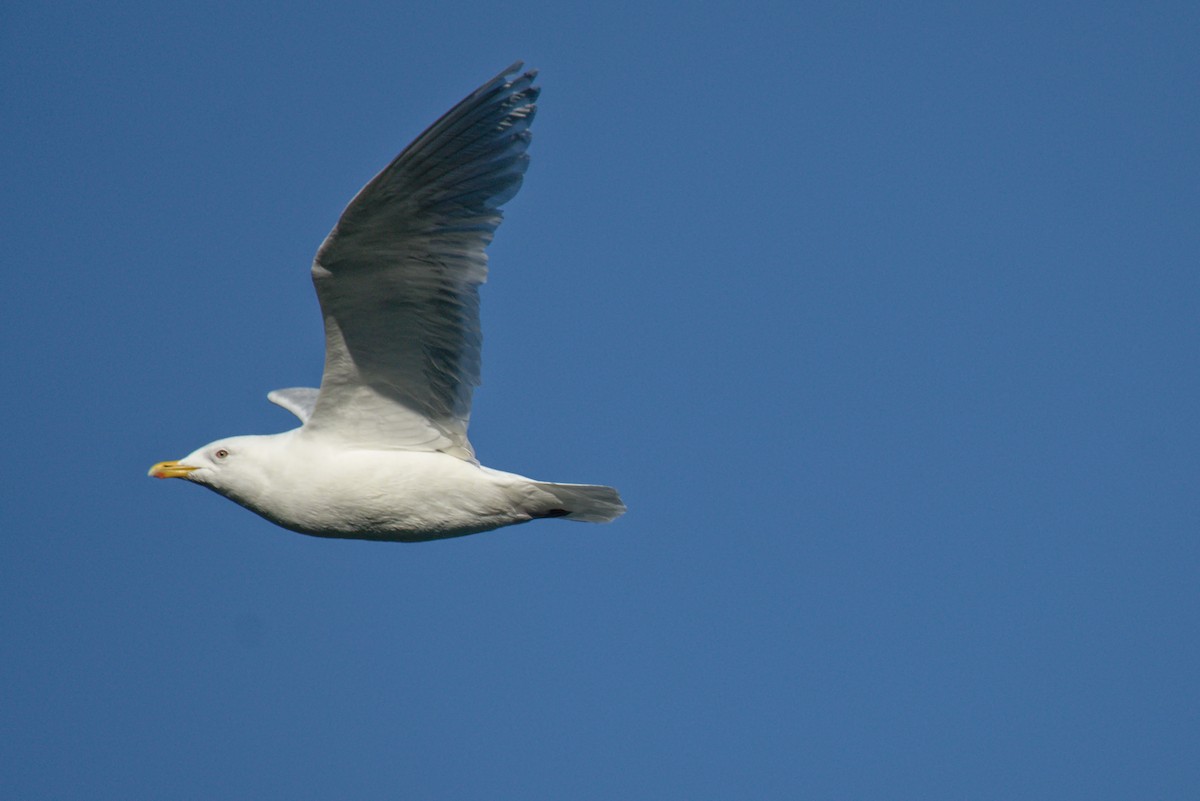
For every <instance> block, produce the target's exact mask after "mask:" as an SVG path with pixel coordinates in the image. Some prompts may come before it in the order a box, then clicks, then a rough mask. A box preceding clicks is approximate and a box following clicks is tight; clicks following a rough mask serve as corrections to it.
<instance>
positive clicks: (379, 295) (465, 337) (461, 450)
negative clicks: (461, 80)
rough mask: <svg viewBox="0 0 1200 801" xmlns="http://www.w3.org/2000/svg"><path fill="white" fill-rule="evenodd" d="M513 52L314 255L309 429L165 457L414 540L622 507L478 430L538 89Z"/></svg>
mask: <svg viewBox="0 0 1200 801" xmlns="http://www.w3.org/2000/svg"><path fill="white" fill-rule="evenodd" d="M522 69H523V65H522V64H521V63H520V62H517V63H516V64H513V65H512V66H511V67H509V68H508V69H506V70H504V72H502V73H500V74H499V75H497V76H496V77H495V78H493V79H492V80H490V81H488V82H487V83H485V84H484V85H483V86H481V87H479V88H478V89H476V90H475V91H474V92H472V93H471V94H470V95H469V96H467V97H466V98H465V99H464V100H463V101H462V102H460V103H459V104H458V105H456V106H454V107H453V108H452V109H450V111H448V112H446V114H444V115H443V116H442V117H441V119H439V120H438V121H437V122H435V123H434V124H433V125H431V126H430V127H429V128H428V129H426V130H425V132H424V133H422V134H421V135H420V136H418V137H417V138H416V139H415V140H414V141H413V142H412V144H410V145H409V146H408V147H407V148H405V149H404V150H403V151H402V152H401V153H400V155H399V156H397V157H396V158H395V159H394V160H393V161H392V162H391V163H390V164H389V165H388V166H387V167H385V168H384V169H383V171H382V172H380V173H379V174H378V175H376V176H375V177H374V178H373V179H372V180H371V181H370V182H369V183H368V184H367V185H366V186H365V187H363V189H362V190H361V191H360V192H359V193H358V194H357V195H356V196H355V197H354V199H353V200H351V201H350V205H349V206H347V207H346V210H345V211H344V212H342V216H341V218H340V219H339V220H338V222H337V225H335V226H334V228H333V231H331V232H330V234H329V236H327V237H326V238H325V241H324V242H323V243H322V244H321V246H320V248H319V249H318V250H317V255H316V258H315V259H314V261H313V265H312V280H313V284H314V285H315V287H316V291H317V298H318V299H319V301H320V305H321V314H322V316H323V318H324V322H325V368H324V373H323V374H322V376H321V387H320V389H316V388H311V387H295V388H291V389H279V390H275V391H274V392H271V393H269V394H268V395H267V398H268V400H270V401H271V402H273V403H276V404H278V405H279V406H282V407H283V408H285V409H287V410H288V411H290V412H292V413H293V414H295V415H296V416H297V417H298V418H299V419H300V422H301V425H300V427H299V428H295V429H292V430H290V431H285V432H282V433H279V434H267V435H258V436H240V437H229V438H226V439H220V440H217V441H216V442H212V443H209V444H208V445H205V446H204V447H202V448H199V449H197V450H195V451H193V452H192V453H190V454H188V455H187V456H185V457H184V458H182V459H180V460H178V461H167V462H159V463H158V464H156V465H154V466H153V467H151V468H150V475H151V476H153V477H155V478H182V479H185V480H187V481H190V482H192V483H194V484H200V485H201V486H204V487H207V488H209V489H211V490H214V491H216V492H218V493H220V494H221V495H223V496H225V497H226V498H229V499H230V500H232V501H234V502H236V503H238V504H241V505H242V506H244V507H246V508H247V509H249V510H251V511H253V512H255V513H257V514H259V515H261V516H262V517H264V518H266V519H267V520H269V521H271V522H272V523H275V524H277V525H279V526H282V527H284V528H286V529H291V530H292V531H297V532H300V533H302V534H310V535H313V536H318V537H335V538H344V539H365V540H390V541H401V542H413V541H420V540H433V539H441V538H445V537H457V536H462V535H466V534H476V533H479V532H482V531H488V530H491V529H495V528H499V527H501V526H508V525H513V524H515V523H525V522H528V521H530V520H536V519H539V518H556V517H561V518H564V519H566V520H576V521H586V522H594V523H598V522H607V521H609V520H612V519H614V518H616V517H618V516H620V515H621V514H622V513H623V512H624V511H625V505H624V504H623V503H622V502H621V498H620V496H619V495H618V494H617V491H616V490H615V489H613V488H612V487H604V486H596V485H590V484H555V483H550V482H544V481H535V480H533V479H530V478H526V477H524V476H520V475H517V474H515V473H505V472H502V471H500V470H493V469H491V468H488V467H484V466H482V465H481V464H480V463H479V461H478V460H477V459H476V458H475V451H474V449H473V448H472V447H471V443H470V442H469V441H468V440H467V421H468V419H469V417H470V414H471V396H472V393H473V392H474V389H475V387H477V386H478V385H479V383H480V380H479V375H480V346H481V342H482V337H481V332H480V326H479V285H480V284H482V283H483V282H484V280H485V278H486V277H487V255H486V254H485V252H484V249H485V248H486V246H487V244H488V243H489V242H490V241H491V239H492V235H493V233H494V232H495V230H496V228H497V226H499V224H500V220H501V216H502V215H501V212H500V207H501V206H502V205H503V204H504V203H505V202H507V201H508V200H510V199H511V198H512V197H513V196H514V195H515V194H516V193H517V190H518V189H519V188H520V186H521V182H522V178H523V175H524V173H525V170H526V167H527V166H528V164H529V157H528V155H526V152H525V151H526V149H527V148H528V146H529V141H530V132H529V126H530V123H531V122H532V120H533V116H534V112H535V110H536V101H537V96H538V92H539V88H538V87H537V86H534V83H533V82H534V79H535V77H536V75H537V73H536V72H535V71H532V70H531V71H528V72H522Z"/></svg>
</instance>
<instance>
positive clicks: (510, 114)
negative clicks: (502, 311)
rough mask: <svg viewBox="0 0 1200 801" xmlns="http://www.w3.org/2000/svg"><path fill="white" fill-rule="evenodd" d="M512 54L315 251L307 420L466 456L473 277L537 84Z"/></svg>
mask: <svg viewBox="0 0 1200 801" xmlns="http://www.w3.org/2000/svg"><path fill="white" fill-rule="evenodd" d="M520 69H521V64H520V63H519V62H518V63H517V64H514V65H513V66H512V67H510V68H509V69H507V70H505V71H504V72H503V73H501V74H500V75H497V76H496V77H495V78H493V79H492V80H490V81H488V82H487V83H486V84H484V85H483V86H481V87H480V88H479V89H477V90H475V91H474V92H473V93H472V94H471V95H470V96H468V97H467V98H466V99H464V100H463V101H462V102H460V103H459V104H458V105H456V106H455V107H454V108H452V109H451V110H450V111H449V112H447V113H446V114H445V115H443V116H442V118H441V119H439V120H438V121H437V122H435V123H434V124H433V125H432V126H430V127H429V128H428V129H427V130H426V131H425V132H424V133H422V134H421V135H420V136H418V137H417V138H416V140H414V141H413V143H412V144H410V145H409V146H408V147H407V148H405V149H404V151H403V152H402V153H401V154H400V155H399V156H397V157H396V159H395V160H394V161H392V163H391V164H389V165H388V166H387V167H386V168H385V169H384V170H383V171H382V172H381V173H379V175H377V176H375V178H374V179H372V180H371V182H370V183H368V184H367V185H366V186H365V187H364V188H363V189H362V191H360V192H359V193H358V195H357V196H355V198H354V199H353V200H352V201H351V202H350V205H349V206H347V208H346V210H345V211H344V212H343V213H342V217H341V219H340V220H339V221H338V223H337V225H336V226H335V227H334V229H333V231H332V232H331V233H330V234H329V236H328V237H326V239H325V242H324V243H323V244H322V245H321V248H320V250H318V252H317V257H316V260H315V261H314V262H313V269H312V273H313V283H314V284H315V286H316V289H317V296H318V298H319V299H320V302H321V310H322V313H323V315H324V318H325V338H326V348H325V372H324V376H323V377H322V380H321V390H320V395H319V397H318V398H317V402H316V408H315V409H314V411H313V414H312V416H311V418H310V420H309V423H310V424H311V425H312V426H313V427H325V428H328V429H330V430H333V431H336V433H337V434H338V435H339V436H342V437H345V438H347V439H351V440H354V441H357V442H361V443H364V444H371V445H372V446H373V447H399V448H406V449H412V450H442V451H446V452H448V453H454V454H455V455H457V456H461V457H462V458H465V459H473V457H474V454H473V452H472V450H471V446H470V444H469V442H468V441H467V422H468V419H469V417H470V413H471V396H472V393H473V392H474V389H475V387H477V386H478V385H479V378H480V376H479V373H480V346H481V344H482V336H481V332H480V327H479V285H480V284H481V283H483V282H484V280H485V279H486V277H487V255H486V253H485V252H484V248H485V247H486V246H487V244H488V243H489V242H490V241H491V239H492V234H493V232H494V231H495V230H496V227H497V226H498V225H499V224H500V220H501V217H502V215H501V212H500V208H499V207H500V206H501V205H502V204H503V203H505V202H506V201H508V200H509V199H511V198H512V197H513V196H514V195H515V194H516V193H517V190H518V189H520V186H521V181H522V176H523V175H524V173H525V170H526V167H527V166H528V163H529V157H528V156H527V155H526V154H525V150H526V148H527V147H528V146H529V140H530V133H529V124H530V122H531V121H532V119H533V116H534V112H535V110H536V105H535V101H536V99H537V96H538V91H539V89H538V88H537V87H535V86H533V80H534V77H535V76H536V73H535V72H533V71H530V72H525V73H523V74H520V75H518V76H516V77H514V78H512V79H511V80H510V79H509V76H510V75H513V74H514V73H517V72H519V71H520Z"/></svg>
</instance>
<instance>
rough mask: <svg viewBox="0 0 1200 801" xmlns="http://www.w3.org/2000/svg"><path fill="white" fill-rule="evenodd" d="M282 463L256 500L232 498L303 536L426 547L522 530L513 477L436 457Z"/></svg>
mask: <svg viewBox="0 0 1200 801" xmlns="http://www.w3.org/2000/svg"><path fill="white" fill-rule="evenodd" d="M305 456H307V457H308V458H303V457H302V458H293V459H288V460H287V462H286V468H284V469H281V472H280V474H279V475H277V476H273V477H272V480H271V481H270V482H269V483H268V486H267V487H265V488H264V491H263V492H262V493H261V497H258V498H253V499H249V498H247V499H236V500H238V501H239V502H241V503H243V505H245V506H247V507H248V508H250V509H252V510H253V511H255V512H257V513H258V514H260V515H262V516H263V517H265V518H267V519H268V520H270V521H272V522H274V523H276V524H278V525H280V526H283V527H285V528H289V529H292V530H293V531H299V532H301V533H304V534H312V535H315V536H321V537H350V538H356V539H378V540H427V539H438V538H442V537H456V536H461V535H464V534H475V533H477V532H480V531H487V530H489V529H493V528H498V527H500V526H506V525H510V524H512V523H523V522H525V521H527V520H529V519H530V515H529V514H528V513H526V512H525V511H523V510H522V506H523V504H522V500H523V498H524V497H525V493H523V492H522V484H523V483H524V484H526V485H527V484H528V482H527V481H526V480H524V479H522V478H521V477H520V476H515V475H511V474H507V473H498V472H496V471H490V470H483V469H481V468H479V467H478V466H477V465H474V464H471V463H469V462H464V461H463V460H461V459H458V458H455V457H453V456H447V455H445V454H442V453H427V452H413V451H372V450H347V451H333V452H323V453H312V454H306V455H305Z"/></svg>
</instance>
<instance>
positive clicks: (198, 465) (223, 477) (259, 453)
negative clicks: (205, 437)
mask: <svg viewBox="0 0 1200 801" xmlns="http://www.w3.org/2000/svg"><path fill="white" fill-rule="evenodd" d="M270 439H271V437H262V436H249V437H228V438H226V439H219V440H217V441H216V442H210V443H209V444H207V445H205V446H204V447H202V448H197V449H196V450H194V451H192V452H191V453H189V454H188V455H187V456H185V457H183V458H182V459H179V460H172V461H167V462H159V463H158V464H156V465H154V466H153V467H151V468H150V473H149V474H150V476H152V477H153V478H186V479H187V480H188V481H192V482H195V483H196V484H201V485H203V486H205V487H208V488H209V489H212V490H216V491H217V492H219V493H221V494H222V495H236V494H240V493H239V490H242V491H244V490H245V489H248V488H250V487H253V486H254V485H256V484H258V483H259V482H260V481H261V480H262V472H263V471H262V467H263V457H264V456H265V455H266V454H265V453H264V451H271V450H273V449H272V448H270V447H269V446H267V447H264V446H266V441H267V440H270Z"/></svg>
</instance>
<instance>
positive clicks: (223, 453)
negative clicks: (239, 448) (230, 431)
mask: <svg viewBox="0 0 1200 801" xmlns="http://www.w3.org/2000/svg"><path fill="white" fill-rule="evenodd" d="M228 455H229V451H227V450H225V449H224V448H218V449H217V451H216V452H215V453H214V454H213V456H214V457H215V458H217V459H224V458H225V457H226V456H228Z"/></svg>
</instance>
